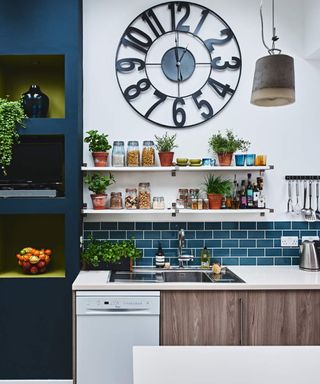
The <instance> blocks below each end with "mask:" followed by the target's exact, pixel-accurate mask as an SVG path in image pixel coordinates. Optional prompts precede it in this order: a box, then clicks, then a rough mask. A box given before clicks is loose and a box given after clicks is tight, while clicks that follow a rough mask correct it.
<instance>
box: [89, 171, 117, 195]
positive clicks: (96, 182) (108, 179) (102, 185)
mask: <svg viewBox="0 0 320 384" xmlns="http://www.w3.org/2000/svg"><path fill="white" fill-rule="evenodd" d="M115 181H116V180H115V178H114V176H113V175H112V174H111V173H109V176H102V175H99V174H96V173H95V174H93V175H87V176H86V177H85V178H84V182H85V184H87V185H88V189H89V191H92V192H93V193H95V194H97V195H98V194H104V193H105V191H106V189H107V188H108V187H109V186H110V185H112V184H113V183H115Z"/></svg>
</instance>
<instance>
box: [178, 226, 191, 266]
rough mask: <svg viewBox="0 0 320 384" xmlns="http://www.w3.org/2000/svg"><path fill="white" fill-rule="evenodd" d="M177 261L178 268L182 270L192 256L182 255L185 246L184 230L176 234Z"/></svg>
mask: <svg viewBox="0 0 320 384" xmlns="http://www.w3.org/2000/svg"><path fill="white" fill-rule="evenodd" d="M178 245H179V248H178V261H179V268H184V262H188V261H190V260H193V258H194V256H193V255H183V248H184V246H185V234H184V229H182V228H181V229H180V230H179V233H178Z"/></svg>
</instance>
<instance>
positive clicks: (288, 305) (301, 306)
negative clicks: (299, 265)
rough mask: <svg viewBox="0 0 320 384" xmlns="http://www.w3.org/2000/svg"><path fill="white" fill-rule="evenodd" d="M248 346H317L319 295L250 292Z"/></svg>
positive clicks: (318, 335)
mask: <svg viewBox="0 0 320 384" xmlns="http://www.w3.org/2000/svg"><path fill="white" fill-rule="evenodd" d="M247 342H248V345H320V291H250V292H248V294H247Z"/></svg>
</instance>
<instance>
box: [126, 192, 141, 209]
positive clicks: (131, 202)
mask: <svg viewBox="0 0 320 384" xmlns="http://www.w3.org/2000/svg"><path fill="white" fill-rule="evenodd" d="M125 207H126V209H137V208H138V193H137V188H126V197H125Z"/></svg>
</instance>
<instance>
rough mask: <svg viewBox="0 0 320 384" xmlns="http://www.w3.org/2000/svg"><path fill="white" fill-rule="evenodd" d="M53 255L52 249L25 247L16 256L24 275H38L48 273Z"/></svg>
mask: <svg viewBox="0 0 320 384" xmlns="http://www.w3.org/2000/svg"><path fill="white" fill-rule="evenodd" d="M51 255H52V251H51V249H45V248H42V249H36V248H32V247H25V248H22V249H21V251H20V252H19V253H18V254H17V255H16V256H17V259H18V264H19V265H20V266H21V268H22V272H23V273H26V274H31V275H37V274H39V273H44V272H46V269H47V265H48V264H49V263H50V261H51Z"/></svg>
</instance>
